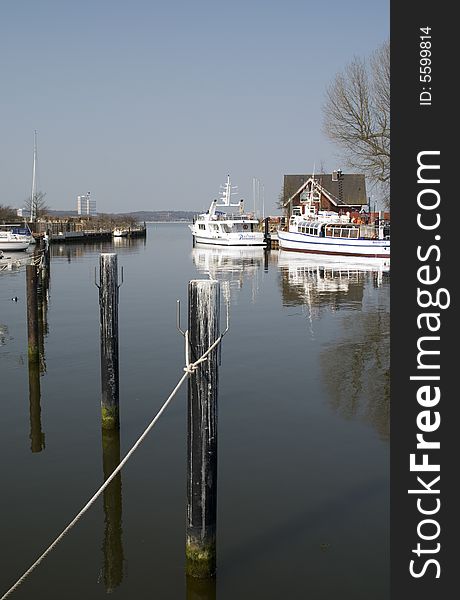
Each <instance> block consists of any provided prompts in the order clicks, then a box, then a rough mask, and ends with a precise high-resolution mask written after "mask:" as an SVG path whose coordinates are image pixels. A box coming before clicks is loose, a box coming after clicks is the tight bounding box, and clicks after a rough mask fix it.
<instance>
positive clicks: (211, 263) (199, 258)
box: [192, 244, 266, 302]
mask: <svg viewBox="0 0 460 600" xmlns="http://www.w3.org/2000/svg"><path fill="white" fill-rule="evenodd" d="M265 255H266V251H265V250H264V248H262V247H247V246H245V247H218V246H208V245H200V244H196V245H195V247H194V248H193V250H192V260H193V264H194V265H195V267H196V269H197V271H199V272H200V273H204V274H206V275H208V276H209V277H210V278H211V279H217V280H219V281H222V282H227V283H226V286H225V287H224V290H225V289H226V288H229V289H230V290H232V289H235V290H236V289H241V288H242V287H243V283H244V280H245V279H249V280H251V282H252V286H253V287H252V294H253V302H255V299H256V296H257V291H258V284H259V274H260V272H261V269H262V267H263V266H264V261H265ZM224 293H225V291H224Z"/></svg>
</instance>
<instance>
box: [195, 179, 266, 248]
mask: <svg viewBox="0 0 460 600" xmlns="http://www.w3.org/2000/svg"><path fill="white" fill-rule="evenodd" d="M235 190H236V186H232V185H231V183H230V175H228V176H227V181H226V183H225V185H224V186H223V190H222V192H221V198H220V199H219V200H220V201H218V200H213V201H212V202H211V205H210V207H209V210H208V211H207V212H206V213H202V214H200V215H198V216H197V217H196V218H195V219H194V221H193V224H192V225H189V227H190V230H191V232H192V235H193V241H194V243H195V242H196V243H199V244H210V245H213V246H264V245H265V238H264V233H263V232H262V231H259V221H258V220H257V219H256V218H254V216H253V215H250V214H245V213H244V207H243V200H241V201H240V202H238V203H232V202H231V196H232V195H234V194H235V193H236V191H235ZM236 207H238V212H237V213H227V212H226V210H219V209H222V208H224V209H229V208H236Z"/></svg>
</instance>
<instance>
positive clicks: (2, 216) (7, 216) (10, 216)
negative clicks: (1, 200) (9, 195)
mask: <svg viewBox="0 0 460 600" xmlns="http://www.w3.org/2000/svg"><path fill="white" fill-rule="evenodd" d="M17 219H18V216H17V214H16V211H15V209H14V208H11V206H7V205H6V204H0V221H15V220H17Z"/></svg>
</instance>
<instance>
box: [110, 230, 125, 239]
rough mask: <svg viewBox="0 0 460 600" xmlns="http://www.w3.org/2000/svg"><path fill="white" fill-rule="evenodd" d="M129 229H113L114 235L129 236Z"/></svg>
mask: <svg viewBox="0 0 460 600" xmlns="http://www.w3.org/2000/svg"><path fill="white" fill-rule="evenodd" d="M128 233H129V232H128V230H127V229H114V230H113V233H112V235H113V237H128Z"/></svg>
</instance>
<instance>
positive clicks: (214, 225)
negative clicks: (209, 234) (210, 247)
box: [211, 223, 219, 231]
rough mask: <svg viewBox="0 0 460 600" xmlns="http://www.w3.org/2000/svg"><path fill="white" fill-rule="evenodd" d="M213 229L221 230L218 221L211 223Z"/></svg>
mask: <svg viewBox="0 0 460 600" xmlns="http://www.w3.org/2000/svg"><path fill="white" fill-rule="evenodd" d="M211 229H212V230H213V231H219V225H217V223H211Z"/></svg>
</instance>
